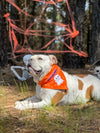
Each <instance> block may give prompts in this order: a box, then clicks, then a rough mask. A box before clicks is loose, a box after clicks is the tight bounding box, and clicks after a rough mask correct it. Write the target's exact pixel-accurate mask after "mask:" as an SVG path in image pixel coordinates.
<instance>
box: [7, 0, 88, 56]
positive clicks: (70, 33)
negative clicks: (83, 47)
mask: <svg viewBox="0 0 100 133" xmlns="http://www.w3.org/2000/svg"><path fill="white" fill-rule="evenodd" d="M6 1H7V2H8V3H10V4H11V5H12V6H14V7H15V8H16V9H17V10H18V11H19V13H20V14H24V15H25V27H24V28H22V27H19V26H17V25H16V23H15V21H14V20H12V19H10V14H9V13H7V14H5V15H4V17H5V18H6V19H7V21H8V22H9V38H10V42H11V46H12V52H13V56H14V57H17V56H16V55H15V54H21V53H22V54H25V53H67V52H68V53H76V54H78V55H79V56H83V57H87V54H86V53H85V52H83V51H77V50H74V47H73V46H72V39H73V38H75V37H76V36H77V35H78V34H79V31H77V30H76V27H75V21H74V16H73V15H72V11H71V9H70V6H69V3H68V0H66V5H67V8H68V11H69V15H70V18H71V26H70V24H63V23H60V22H48V21H46V20H43V19H42V15H43V14H44V11H45V9H46V8H47V6H48V4H49V5H50V4H53V5H54V6H55V7H56V8H57V9H59V8H58V7H57V3H59V2H62V1H63V0H56V1H53V0H46V1H43V0H32V1H36V2H40V3H42V6H43V9H42V11H41V13H40V15H39V16H38V18H37V19H36V20H35V21H34V22H33V23H31V24H30V25H29V26H28V27H27V23H26V21H27V16H28V17H31V18H34V16H33V15H30V14H29V13H27V10H26V7H27V0H25V10H22V9H21V8H19V7H18V6H17V5H16V4H15V0H6ZM38 21H40V22H43V23H48V24H50V25H55V26H59V27H60V28H64V30H65V32H63V33H62V34H61V35H58V36H51V35H47V34H46V33H48V32H49V31H47V30H32V29H31V28H32V26H34V25H35V24H36V23H37V22H38ZM16 32H17V33H19V34H22V35H24V42H23V45H20V44H19V43H18V40H17V37H16ZM52 32H53V31H52ZM54 33H55V32H54ZM28 36H41V37H48V38H51V37H52V39H51V40H50V41H49V42H48V43H47V44H45V45H44V46H43V47H42V48H41V49H40V50H32V49H31V48H30V46H29V44H28V39H27V37H28ZM62 37H64V40H63V41H62V40H61V38H62ZM56 39H60V40H61V42H62V43H63V44H64V45H65V46H66V47H67V48H68V49H69V50H65V51H64V50H62V51H59V50H44V49H45V48H47V47H48V46H49V45H51V44H52V43H53V42H54V41H55V40H56ZM68 39H69V40H70V45H68V44H66V42H65V41H66V40H68ZM25 44H26V47H25V48H24V45H25Z"/></svg>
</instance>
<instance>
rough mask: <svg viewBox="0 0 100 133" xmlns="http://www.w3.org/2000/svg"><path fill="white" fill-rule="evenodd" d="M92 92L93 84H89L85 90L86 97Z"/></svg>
mask: <svg viewBox="0 0 100 133" xmlns="http://www.w3.org/2000/svg"><path fill="white" fill-rule="evenodd" d="M92 92H93V85H91V86H89V87H88V88H87V91H86V99H90V98H91V96H92Z"/></svg>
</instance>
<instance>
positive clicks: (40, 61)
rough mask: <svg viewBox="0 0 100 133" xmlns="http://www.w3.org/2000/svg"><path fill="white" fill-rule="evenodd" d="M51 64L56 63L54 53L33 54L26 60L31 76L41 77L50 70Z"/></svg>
mask: <svg viewBox="0 0 100 133" xmlns="http://www.w3.org/2000/svg"><path fill="white" fill-rule="evenodd" d="M53 64H57V59H56V57H55V56H54V55H41V54H39V55H33V56H31V58H30V59H29V61H28V65H27V67H28V72H29V74H31V75H32V76H33V77H35V76H40V77H41V76H42V77H43V76H45V75H46V74H47V73H48V72H49V71H50V69H51V67H52V65H53Z"/></svg>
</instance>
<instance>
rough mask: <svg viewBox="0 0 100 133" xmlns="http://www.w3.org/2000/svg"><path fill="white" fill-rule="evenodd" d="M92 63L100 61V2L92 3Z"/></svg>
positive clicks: (96, 0)
mask: <svg viewBox="0 0 100 133" xmlns="http://www.w3.org/2000/svg"><path fill="white" fill-rule="evenodd" d="M91 43H92V45H91V63H94V62H96V61H97V60H98V59H100V0H95V1H93V3H92V41H91Z"/></svg>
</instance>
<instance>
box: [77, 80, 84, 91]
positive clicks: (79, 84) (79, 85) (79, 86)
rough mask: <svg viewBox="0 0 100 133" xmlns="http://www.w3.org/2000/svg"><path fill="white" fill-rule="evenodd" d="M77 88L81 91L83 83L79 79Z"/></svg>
mask: <svg viewBox="0 0 100 133" xmlns="http://www.w3.org/2000/svg"><path fill="white" fill-rule="evenodd" d="M78 88H79V90H82V89H83V82H82V81H81V80H79V79H78Z"/></svg>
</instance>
